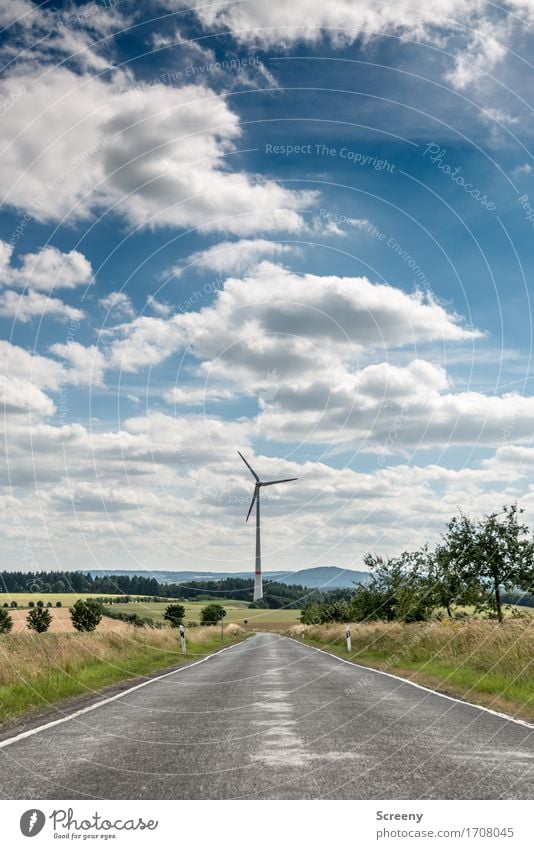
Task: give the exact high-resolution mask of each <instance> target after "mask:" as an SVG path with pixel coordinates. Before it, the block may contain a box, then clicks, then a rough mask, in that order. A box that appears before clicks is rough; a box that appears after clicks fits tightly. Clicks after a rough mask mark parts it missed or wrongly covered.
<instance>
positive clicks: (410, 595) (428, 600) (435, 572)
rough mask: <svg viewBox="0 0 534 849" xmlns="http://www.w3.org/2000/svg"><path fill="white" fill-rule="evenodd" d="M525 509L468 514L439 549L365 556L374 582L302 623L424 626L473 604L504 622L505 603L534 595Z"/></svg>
mask: <svg viewBox="0 0 534 849" xmlns="http://www.w3.org/2000/svg"><path fill="white" fill-rule="evenodd" d="M522 512H523V511H522V510H520V509H519V508H518V507H517V506H516V505H512V506H511V507H504V508H503V510H502V511H501V512H500V513H491V514H490V515H488V516H485V517H484V518H482V519H472V518H470V517H469V516H466V515H465V514H463V513H461V514H460V515H459V516H456V517H454V518H453V519H452V520H451V521H450V522H449V524H448V526H447V532H446V533H445V534H444V535H443V537H442V540H441V542H440V544H439V545H437V546H436V548H435V549H433V550H430V549H429V548H428V546H425V547H423V548H422V549H420V550H418V551H413V552H407V551H405V552H403V553H402V554H401V555H399V556H398V557H390V558H384V557H380V556H376V555H374V554H366V555H365V557H364V563H365V564H366V566H367V567H368V568H369V569H370V571H371V573H372V576H371V580H370V581H369V582H368V583H366V584H360V585H359V586H358V587H357V588H356V589H355V590H354V591H353V592H351V593H350V595H349V597H348V598H346V599H330V598H327V599H323V600H318V601H316V600H312V601H311V602H310V603H309V604H307V605H306V607H305V608H304V609H303V611H302V615H301V621H302V622H304V623H306V624H315V623H317V624H319V623H321V624H322V623H325V622H363V621H367V622H368V621H373V620H384V621H387V622H391V621H395V620H397V621H402V622H420V621H424V620H426V619H430V618H431V617H432V616H434V615H436V614H437V612H438V611H439V610H442V611H444V612H445V614H446V615H447V616H448V617H449V618H453V616H454V615H455V608H457V607H459V608H465V607H473V609H474V611H475V612H477V613H479V612H484V613H486V614H487V615H488V616H490V617H493V618H496V619H498V621H499V622H502V621H503V618H504V611H503V606H504V605H505V604H506V603H509V604H512V603H519V600H520V599H521V603H523V604H524V603H525V601H524V597H525V594H527V598H528V599H532V596H528V593H532V591H533V590H534V538H533V537H532V534H531V532H530V530H529V528H528V527H527V525H525V524H523V523H522V522H521V520H520V515H521V513H522ZM526 603H529V602H528V601H527V602H526ZM530 604H531V605H532V601H531V602H530ZM456 615H458V614H456ZM459 615H462V613H461V612H460V614H459ZM516 615H517V614H516Z"/></svg>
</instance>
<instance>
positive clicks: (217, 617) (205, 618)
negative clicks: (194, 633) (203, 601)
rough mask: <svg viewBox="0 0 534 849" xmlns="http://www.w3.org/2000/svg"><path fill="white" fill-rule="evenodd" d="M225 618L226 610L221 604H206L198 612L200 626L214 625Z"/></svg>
mask: <svg viewBox="0 0 534 849" xmlns="http://www.w3.org/2000/svg"><path fill="white" fill-rule="evenodd" d="M225 616H226V610H225V609H224V607H223V606H222V604H208V605H207V606H206V607H203V608H202V610H201V611H200V624H201V625H216V624H217V622H220V621H221V619H223V618H224V617H225Z"/></svg>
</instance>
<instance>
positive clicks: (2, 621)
mask: <svg viewBox="0 0 534 849" xmlns="http://www.w3.org/2000/svg"><path fill="white" fill-rule="evenodd" d="M12 627H13V619H12V618H11V616H10V615H9V613H8V612H7V610H4V608H3V607H2V608H0V634H9V632H10V631H11V629H12Z"/></svg>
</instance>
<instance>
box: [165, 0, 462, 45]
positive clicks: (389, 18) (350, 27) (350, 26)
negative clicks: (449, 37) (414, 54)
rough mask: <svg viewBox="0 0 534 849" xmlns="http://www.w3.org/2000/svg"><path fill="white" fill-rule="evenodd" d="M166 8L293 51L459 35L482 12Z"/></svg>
mask: <svg viewBox="0 0 534 849" xmlns="http://www.w3.org/2000/svg"><path fill="white" fill-rule="evenodd" d="M165 2H166V5H167V6H168V7H169V8H173V9H177V8H178V9H182V8H193V9H195V12H196V15H197V16H198V18H199V20H200V21H201V22H202V24H203V25H204V26H205V27H206V28H207V29H210V30H214V29H215V30H218V31H220V29H221V28H222V29H223V30H226V29H229V30H231V32H232V34H233V36H234V38H236V39H237V40H238V41H240V42H242V43H246V44H249V43H250V42H251V41H252V42H254V43H256V44H259V45H261V46H268V47H273V46H278V47H279V46H281V45H290V44H293V43H294V42H295V41H307V42H310V43H315V42H317V41H318V40H319V39H320V38H321V37H322V36H323V35H325V34H326V35H328V37H329V38H330V39H331V40H332V41H333V42H334V43H339V44H348V43H351V42H353V41H355V40H356V39H358V38H365V39H368V38H371V37H372V36H373V35H380V34H383V33H386V32H393V33H402V32H403V31H405V30H409V31H410V32H412V33H419V35H420V36H421V37H422V36H423V35H424V34H425V32H426V31H427V30H429V29H433V28H436V27H444V26H445V27H447V26H448V27H450V28H452V29H456V26H457V21H460V20H461V21H463V22H465V21H466V20H468V21H469V20H470V18H471V15H472V14H473V12H474V11H475V10H477V9H478V8H479V7H478V3H476V2H473V0H469V2H466V0H436V2H435V3H432V4H431V5H429V4H428V3H427V2H425V0H409V2H395V3H392V2H385V3H375V2H373V1H372V0H359V2H358V3H355V2H353V0H337V2H335V3H322V2H320V0H295V2H293V3H291V4H288V3H286V2H284V0H271V2H269V3H264V2H262V0H248V2H247V3H234V2H232V0H222V2H219V3H217V4H216V5H214V4H206V3H204V2H203V0H194V2H189V0H187V2H184V0H165Z"/></svg>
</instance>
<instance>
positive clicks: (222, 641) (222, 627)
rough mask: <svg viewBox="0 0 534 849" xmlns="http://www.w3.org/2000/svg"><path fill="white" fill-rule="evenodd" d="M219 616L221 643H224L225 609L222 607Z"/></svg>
mask: <svg viewBox="0 0 534 849" xmlns="http://www.w3.org/2000/svg"><path fill="white" fill-rule="evenodd" d="M219 616H220V617H221V643H224V617H225V616H226V610H225V609H224V607H223V608H221V611H220V613H219Z"/></svg>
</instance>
